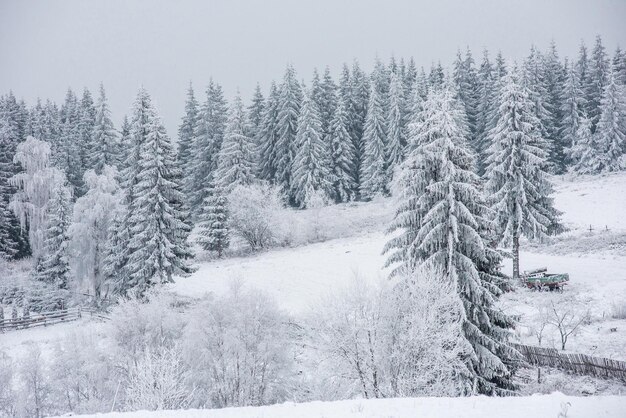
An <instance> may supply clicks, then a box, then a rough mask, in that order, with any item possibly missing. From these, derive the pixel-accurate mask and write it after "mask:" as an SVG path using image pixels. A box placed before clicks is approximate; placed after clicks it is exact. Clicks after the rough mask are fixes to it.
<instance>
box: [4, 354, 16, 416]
mask: <svg viewBox="0 0 626 418" xmlns="http://www.w3.org/2000/svg"><path fill="white" fill-rule="evenodd" d="M14 368H15V366H14V364H13V360H12V359H11V358H10V357H9V356H7V355H6V354H5V353H3V352H0V416H3V417H4V416H6V417H12V416H15V415H16V414H17V403H16V399H15V397H16V394H15V392H14V391H13V379H14V374H15V371H14Z"/></svg>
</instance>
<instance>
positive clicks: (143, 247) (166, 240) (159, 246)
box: [126, 89, 192, 294]
mask: <svg viewBox="0 0 626 418" xmlns="http://www.w3.org/2000/svg"><path fill="white" fill-rule="evenodd" d="M134 114H135V116H134V118H133V127H132V131H133V135H134V137H135V141H134V144H133V147H134V154H135V156H136V157H137V159H136V160H135V166H136V168H135V172H134V173H133V174H134V176H133V177H134V178H133V177H131V180H132V183H131V184H132V187H131V188H130V189H127V193H128V192H129V193H130V194H131V198H130V199H129V216H128V219H127V221H126V224H127V228H128V231H129V235H130V240H129V242H128V264H127V268H128V277H129V283H128V286H129V287H131V288H135V289H137V291H138V292H139V294H143V293H145V291H146V290H148V289H149V288H150V287H152V286H154V285H156V284H161V283H168V282H171V281H172V280H173V279H172V277H173V276H174V275H176V274H180V275H185V274H188V273H190V272H191V268H190V267H189V266H188V264H187V259H189V258H191V256H192V255H191V252H190V250H189V248H188V244H187V242H186V241H187V236H188V234H189V231H190V229H191V228H190V226H189V224H188V223H187V219H186V214H185V212H184V211H183V207H182V206H183V205H182V193H181V187H180V184H179V182H180V172H179V170H178V168H177V166H176V155H175V152H174V148H173V146H172V144H171V142H170V139H169V138H168V137H167V134H166V133H165V128H164V127H163V125H162V124H161V121H160V119H159V117H158V115H157V114H156V111H155V110H154V108H153V107H152V105H151V101H150V97H149V95H148V93H147V92H146V91H145V90H143V89H141V90H140V92H139V94H138V98H137V101H136V106H135V110H134Z"/></svg>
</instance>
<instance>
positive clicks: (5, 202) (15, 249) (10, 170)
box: [0, 98, 30, 260]
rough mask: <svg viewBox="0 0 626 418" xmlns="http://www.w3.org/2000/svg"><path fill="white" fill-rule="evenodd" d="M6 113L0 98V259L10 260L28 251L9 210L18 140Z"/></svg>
mask: <svg viewBox="0 0 626 418" xmlns="http://www.w3.org/2000/svg"><path fill="white" fill-rule="evenodd" d="M7 113H8V112H6V109H5V107H4V103H3V100H2V98H0V258H5V259H9V260H11V259H17V258H22V257H25V256H27V255H28V253H29V252H30V249H29V246H28V240H27V238H26V237H25V236H24V235H23V233H22V230H21V228H20V224H19V222H18V220H17V218H16V217H15V215H14V214H13V212H12V211H11V209H10V208H9V202H10V201H11V198H12V196H13V193H14V192H15V188H14V187H13V186H12V185H11V184H10V183H9V179H10V178H11V177H12V176H13V175H15V174H16V173H17V171H18V167H17V165H16V164H14V163H13V154H15V149H16V147H17V143H18V139H17V131H16V130H15V129H12V128H11V124H10V122H9V115H8V114H7Z"/></svg>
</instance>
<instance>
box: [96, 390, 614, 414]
mask: <svg viewBox="0 0 626 418" xmlns="http://www.w3.org/2000/svg"><path fill="white" fill-rule="evenodd" d="M624 411H626V397H622V396H595V397H585V398H580V397H572V396H565V395H563V394H560V393H554V394H551V395H534V396H529V397H508V398H489V397H486V396H475V397H469V398H453V399H450V398H399V399H368V400H349V401H335V402H306V403H292V402H289V403H284V404H279V405H270V406H261V407H246V408H224V409H206V410H187V411H184V410H178V411H153V412H145V411H139V412H127V413H111V414H98V415H89V416H91V417H103V418H104V417H106V418H131V417H132V418H144V417H145V418H157V417H160V418H174V417H176V418H180V417H187V418H295V417H297V418H346V417H353V418H415V417H420V418H457V417H464V418H501V417H507V418H559V417H562V418H565V417H567V418H623V417H624ZM84 417H85V418H86V417H88V416H87V415H86V416H84Z"/></svg>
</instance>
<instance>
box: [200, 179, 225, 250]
mask: <svg viewBox="0 0 626 418" xmlns="http://www.w3.org/2000/svg"><path fill="white" fill-rule="evenodd" d="M210 190H211V194H209V196H207V198H206V199H204V205H203V207H202V212H201V213H200V217H199V224H198V225H199V227H200V237H198V244H200V246H202V248H203V249H204V250H206V251H215V252H217V256H218V258H221V257H222V255H223V254H224V250H226V249H227V248H228V246H229V244H230V233H229V230H228V211H227V202H226V196H225V195H224V194H223V191H222V190H221V189H220V188H218V187H212V188H210Z"/></svg>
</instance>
